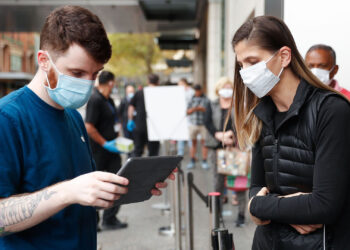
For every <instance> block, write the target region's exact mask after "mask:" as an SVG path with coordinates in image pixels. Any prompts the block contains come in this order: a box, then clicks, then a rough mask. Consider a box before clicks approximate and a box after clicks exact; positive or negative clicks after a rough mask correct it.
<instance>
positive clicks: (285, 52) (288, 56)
mask: <svg viewBox="0 0 350 250" xmlns="http://www.w3.org/2000/svg"><path fill="white" fill-rule="evenodd" d="M280 54H281V64H282V65H281V66H282V67H283V68H287V67H288V66H289V64H290V61H291V60H292V50H291V49H290V48H289V47H287V46H283V47H282V48H281V49H280Z"/></svg>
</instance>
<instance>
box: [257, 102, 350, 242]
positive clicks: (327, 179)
mask: <svg viewBox="0 0 350 250" xmlns="http://www.w3.org/2000/svg"><path fill="white" fill-rule="evenodd" d="M316 129H317V131H316V135H317V136H316V138H317V139H316V143H315V145H316V146H315V164H314V175H313V189H312V192H311V193H309V194H304V195H299V196H295V197H289V198H279V197H278V196H277V195H268V196H255V195H256V194H257V193H258V192H259V190H260V189H261V188H262V187H265V186H266V183H265V172H264V166H263V157H262V151H261V148H260V146H259V145H258V144H257V145H256V146H255V147H254V148H253V152H252V153H253V158H252V179H251V190H250V196H255V197H254V198H253V199H252V202H251V205H250V212H251V214H252V215H254V216H256V217H258V218H260V219H263V220H272V221H276V222H280V223H287V224H327V225H328V224H330V225H333V230H334V234H335V236H338V237H340V238H342V240H343V242H344V240H345V239H344V237H349V236H350V232H349V230H350V202H349V201H350V108H349V104H348V103H347V101H346V100H344V99H341V98H338V97H334V96H333V97H332V96H331V97H329V98H327V99H326V100H325V102H324V103H323V105H322V106H321V108H320V110H319V114H318V121H317V128H316ZM348 246H349V247H350V243H349V245H348Z"/></svg>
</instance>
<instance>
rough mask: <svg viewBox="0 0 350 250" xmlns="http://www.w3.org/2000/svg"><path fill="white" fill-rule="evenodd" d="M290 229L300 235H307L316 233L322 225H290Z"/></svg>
mask: <svg viewBox="0 0 350 250" xmlns="http://www.w3.org/2000/svg"><path fill="white" fill-rule="evenodd" d="M290 225H291V227H293V228H294V229H295V230H297V231H298V233H300V234H309V233H312V232H313V231H316V230H317V229H319V228H322V227H323V225H322V224H311V225H294V224H290Z"/></svg>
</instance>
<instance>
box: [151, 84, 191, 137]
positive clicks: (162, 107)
mask: <svg viewBox="0 0 350 250" xmlns="http://www.w3.org/2000/svg"><path fill="white" fill-rule="evenodd" d="M144 94H145V105H146V113H147V131H148V140H149V141H161V140H177V141H186V140H188V139H189V132H188V125H187V118H186V110H187V105H186V100H185V89H184V87H180V86H166V87H146V88H144Z"/></svg>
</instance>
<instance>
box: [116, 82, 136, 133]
mask: <svg viewBox="0 0 350 250" xmlns="http://www.w3.org/2000/svg"><path fill="white" fill-rule="evenodd" d="M134 95H135V87H134V86H133V85H131V84H128V85H127V86H126V87H125V97H124V98H123V99H122V100H121V102H120V105H119V108H118V113H119V117H120V119H121V123H122V127H123V134H124V136H125V137H126V138H129V139H132V140H133V139H134V135H133V133H132V132H130V131H129V130H128V129H127V125H128V109H129V103H130V101H131V99H132V98H133V97H134Z"/></svg>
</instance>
